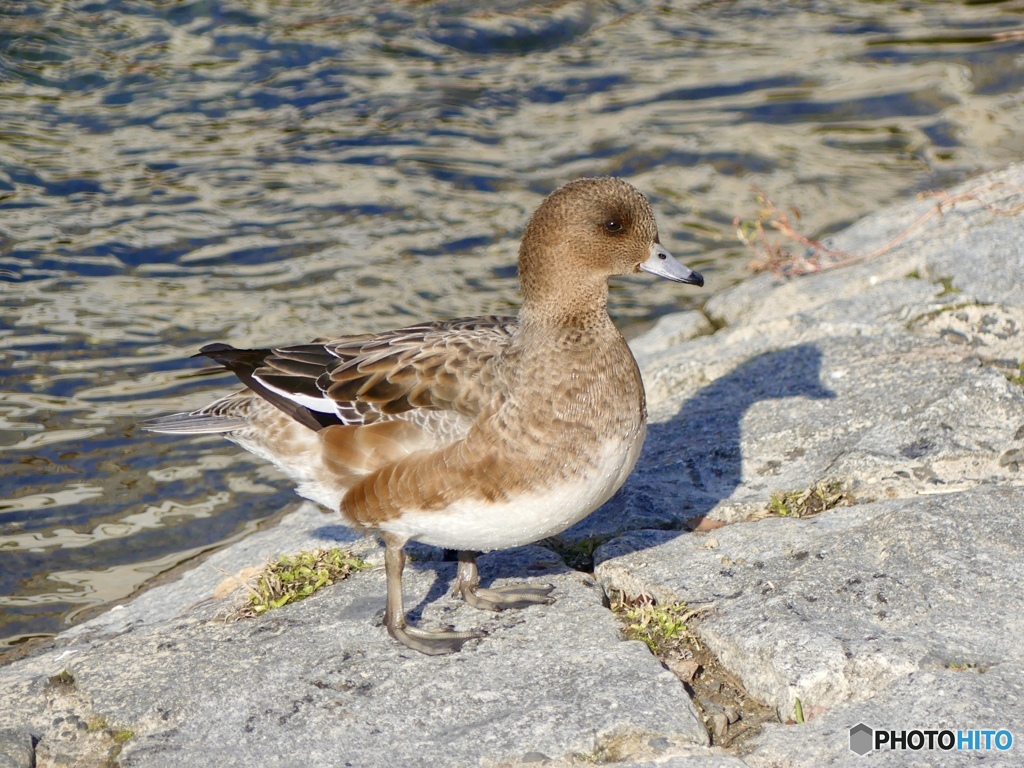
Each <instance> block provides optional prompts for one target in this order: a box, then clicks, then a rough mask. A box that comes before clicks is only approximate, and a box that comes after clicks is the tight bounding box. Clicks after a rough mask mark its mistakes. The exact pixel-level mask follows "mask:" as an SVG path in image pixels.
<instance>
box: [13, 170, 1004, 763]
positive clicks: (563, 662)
mask: <svg viewBox="0 0 1024 768" xmlns="http://www.w3.org/2000/svg"><path fill="white" fill-rule="evenodd" d="M1022 184H1024V167H1022V166H1015V167H1012V168H1010V169H1007V170H1006V171H1002V172H1000V173H998V174H993V175H991V176H990V177H988V178H984V179H981V180H975V181H973V182H970V183H968V184H966V185H964V186H963V187H962V188H961V189H960V190H959V192H960V193H964V192H970V193H971V194H972V195H973V197H971V196H966V197H963V198H961V199H960V201H959V202H958V203H957V204H956V205H955V206H952V207H950V208H948V209H947V210H945V211H944V213H943V215H942V216H938V215H933V216H931V217H930V218H928V219H926V220H923V221H922V217H923V216H925V215H927V214H928V212H929V211H930V210H932V209H933V208H934V206H935V201H934V200H922V201H915V202H912V203H909V204H907V205H906V206H904V207H902V208H899V209H894V210H890V211H883V212H880V213H879V214H878V215H876V216H873V217H870V218H869V219H866V220H864V221H862V222H860V223H858V224H856V225H854V226H853V227H851V228H850V229H848V230H847V231H845V232H843V233H841V234H840V235H838V236H837V237H835V238H834V239H833V241H832V242H831V243H830V246H831V247H833V248H835V249H837V250H841V251H845V252H849V253H861V254H863V253H871V252H873V251H875V250H877V249H879V248H880V247H881V246H883V245H885V244H886V243H889V242H890V241H891V240H892V239H893V238H894V237H896V236H897V235H899V233H901V232H903V231H905V230H907V228H908V227H911V226H912V225H914V224H915V222H917V223H918V224H917V226H916V227H914V228H913V229H911V230H910V232H909V234H908V235H907V236H905V237H904V238H903V239H901V240H899V241H898V242H897V243H896V244H895V245H893V246H892V247H890V248H889V249H888V250H886V251H885V252H884V253H882V254H880V255H875V256H872V257H871V258H867V259H863V260H854V261H852V262H851V263H849V264H846V265H843V266H839V267H836V268H834V269H828V270H825V271H822V272H819V273H816V274H812V275H807V276H803V277H799V278H793V279H789V280H786V281H783V282H779V281H777V280H775V279H773V278H772V277H770V276H766V275H765V276H760V277H756V278H754V279H752V280H750V281H748V282H747V283H745V284H743V285H740V286H737V287H736V288H734V289H731V290H728V291H725V292H723V293H720V294H718V295H716V296H714V297H713V298H712V299H711V300H710V301H709V302H708V304H707V306H706V308H705V315H701V314H700V313H684V314H683V315H679V316H671V317H669V318H664V319H662V320H661V321H660V322H659V323H658V325H657V326H656V327H655V328H654V329H652V331H651V332H650V333H649V334H647V335H646V336H644V337H641V339H639V340H637V342H636V343H635V345H634V346H635V349H636V351H637V357H638V359H639V360H640V362H641V365H642V367H643V372H644V378H645V381H646V383H647V388H648V397H649V407H650V412H651V424H650V428H649V433H648V442H647V444H646V446H645V448H644V453H643V456H642V457H641V460H640V463H639V465H638V467H637V470H636V471H635V472H634V474H633V476H632V477H631V478H630V480H629V481H628V482H627V484H626V486H625V487H624V488H623V489H622V490H621V491H620V492H619V493H618V494H617V495H616V496H615V497H614V498H613V499H612V500H611V501H609V502H608V503H607V504H606V505H605V506H604V507H603V508H602V509H601V510H598V511H597V512H596V513H594V515H592V516H591V517H590V518H588V519H587V520H585V521H583V522H582V523H581V524H580V525H578V526H576V527H575V528H574V529H572V530H570V531H567V532H566V533H565V534H563V536H562V546H561V547H556V549H558V550H559V551H563V552H566V551H569V550H571V549H572V548H573V547H574V546H579V545H584V544H588V545H590V546H593V545H594V544H595V543H600V542H604V543H603V545H602V546H600V548H599V549H597V551H596V553H595V562H596V568H595V576H596V579H597V581H595V580H594V579H592V578H590V577H589V576H587V575H586V574H584V573H581V572H578V571H574V570H571V569H570V568H568V567H566V565H565V564H564V562H563V561H562V559H561V558H560V557H558V556H557V555H555V554H554V553H553V552H552V551H550V550H547V549H543V548H540V547H536V546H534V547H525V548H522V549H518V550H512V551H509V552H503V553H494V554H492V555H488V556H485V557H483V558H481V569H482V571H483V573H484V577H485V581H486V580H493V581H495V582H496V583H498V584H500V583H503V582H505V581H507V580H521V579H522V578H523V577H524V576H525V577H526V578H527V579H528V580H533V581H537V582H549V583H552V584H554V586H555V592H554V594H555V596H556V597H557V602H555V603H554V604H553V605H550V606H537V607H533V608H529V609H526V610H523V611H516V612H507V613H503V614H484V613H481V612H478V611H475V610H473V609H472V608H469V607H468V606H466V605H464V604H462V603H460V602H458V601H456V600H455V599H453V598H451V597H448V596H447V595H446V592H447V590H448V589H449V584H450V582H451V580H452V578H453V576H454V566H453V564H450V563H443V562H440V561H439V553H438V552H437V551H436V550H431V549H429V548H420V549H417V550H415V552H414V561H413V562H412V563H411V565H410V567H409V568H408V569H407V579H406V585H405V586H406V597H407V601H408V604H409V605H410V606H415V610H414V616H416V617H417V618H419V619H420V620H421V621H422V622H423V623H425V624H435V623H449V624H453V625H455V626H457V627H459V628H469V627H482V628H484V629H486V630H487V632H488V635H489V636H488V637H486V638H484V639H483V640H481V641H479V642H473V643H471V644H469V645H467V647H466V648H465V649H464V651H463V652H462V653H460V654H456V655H453V656H448V657H435V658H427V657H423V656H420V655H418V654H415V653H413V652H411V651H408V650H406V649H404V648H402V647H400V646H398V645H397V644H395V643H393V642H392V641H391V640H390V639H389V638H388V637H387V635H386V633H385V632H384V630H383V628H382V627H381V626H380V616H381V614H382V609H383V602H384V579H383V572H382V570H381V569H380V568H379V567H378V568H374V569H371V570H368V571H363V572H361V573H357V574H354V575H353V576H351V577H350V578H349V579H347V580H346V581H344V582H341V583H339V584H336V585H334V586H332V587H330V588H328V589H325V590H322V591H321V592H319V593H317V594H316V595H314V596H313V597H311V598H309V599H307V600H305V601H302V602H299V603H296V604H293V605H289V606H286V607H284V608H281V609H277V610H275V611H272V612H270V613H269V614H267V615H264V616H262V617H260V618H257V619H252V620H244V621H226V620H225V619H224V617H225V615H226V614H227V613H228V612H229V610H230V604H231V601H232V600H237V599H238V597H237V596H236V597H229V598H225V599H220V600H214V599H212V597H213V595H214V593H215V590H216V589H217V587H218V585H220V584H222V583H223V582H224V581H225V579H228V580H229V581H230V578H231V577H230V575H229V574H232V573H237V572H238V571H240V570H241V569H242V568H243V567H246V566H252V565H254V564H259V563H261V562H263V561H265V560H266V559H268V558H271V557H274V556H276V555H278V554H282V553H289V552H294V551H298V550H300V549H308V548H311V547H323V546H347V547H348V546H351V547H353V548H355V549H356V550H357V551H358V552H359V553H361V554H362V555H363V556H364V557H365V558H366V559H367V560H368V561H369V562H371V563H373V564H377V565H379V564H380V562H381V553H380V550H379V548H378V546H377V544H376V543H375V542H374V541H372V540H369V539H358V538H355V537H353V536H352V534H351V533H349V532H348V531H346V530H345V529H344V528H342V527H341V526H340V525H338V524H337V521H336V520H335V519H334V518H332V517H329V516H324V515H322V514H321V513H320V512H318V511H317V510H316V509H314V508H313V507H312V506H311V505H301V506H299V508H298V509H297V510H296V511H295V512H293V513H291V514H289V515H287V516H285V517H284V518H283V520H282V521H281V522H280V523H279V524H278V525H276V526H275V527H274V528H272V529H270V530H267V531H263V532H260V533H257V534H255V535H253V536H252V537H250V538H248V539H246V540H244V541H242V542H239V543H237V544H235V545H233V546H231V547H229V548H227V549H225V550H222V551H221V552H218V553H216V554H214V555H213V556H211V557H210V558H208V559H207V560H206V561H205V562H203V563H201V564H200V565H198V566H197V567H196V568H195V569H193V570H191V571H188V572H185V573H183V574H181V575H180V577H178V578H177V579H175V580H174V581H171V582H168V583H165V584H163V585H161V586H158V587H155V588H153V589H150V590H149V591H147V592H146V593H144V594H142V595H141V596H139V597H138V598H136V599H135V600H133V601H132V602H131V603H128V604H127V605H124V606H119V607H118V608H117V609H114V610H111V611H109V612H107V613H106V614H104V615H102V616H100V617H98V618H96V619H94V620H92V621H90V622H87V623H85V624H82V625H80V626H78V627H75V628H74V629H72V630H69V631H68V632H65V633H63V634H62V635H60V636H58V638H56V639H55V640H54V642H53V643H52V644H51V645H50V647H48V648H46V649H43V650H41V651H39V652H37V653H36V654H35V655H33V656H31V657H28V658H25V659H22V660H19V661H16V662H13V663H10V664H8V665H6V666H5V667H2V668H0V700H2V701H3V702H4V703H5V706H3V707H0V729H5V730H0V765H8V764H9V765H12V766H21V765H31V764H32V762H31V760H32V757H33V739H32V737H34V738H35V740H36V741H37V743H36V744H35V746H34V759H35V761H36V764H37V765H40V766H50V765H54V766H57V765H74V764H82V765H94V764H95V765H100V764H104V763H105V764H107V765H115V764H118V765H123V766H145V767H147V768H148V767H149V766H154V767H156V768H159V767H161V766H192V765H208V764H209V765H219V766H233V765H246V766H248V765H300V764H311V763H319V764H325V765H353V766H394V765H403V766H421V765H422V766H434V765H451V766H504V765H556V766H557V765H586V764H590V763H592V762H594V761H602V762H615V763H617V764H620V765H623V766H627V767H628V766H637V768H639V766H653V765H660V766H669V767H670V768H684V767H688V766H694V767H696V766H706V767H707V768H741V767H742V766H744V765H746V766H750V767H751V768H761V767H767V766H779V767H780V768H781V767H782V766H845V765H854V764H856V765H861V764H866V763H864V762H863V761H864V760H865V759H870V760H873V764H882V765H918V764H920V765H961V764H965V763H967V762H970V763H972V764H973V763H975V762H981V763H983V764H984V765H986V766H1004V765H1005V766H1009V765H1020V764H1021V749H1024V746H1022V745H1021V743H1018V742H1024V727H1022V725H1024V644H1022V643H1021V642H1020V638H1021V637H1022V636H1024V557H1022V556H1021V553H1022V552H1024V482H1022V469H1024V387H1022V383H1021V378H1020V377H1021V369H1020V365H1021V363H1022V362H1024V290H1022V288H1024V285H1022V283H1024V217H1022V216H1021V215H1000V214H998V213H994V212H993V211H992V210H991V209H989V208H986V207H984V206H982V205H981V204H979V203H978V202H977V198H981V199H983V200H984V201H985V202H986V203H988V204H989V205H990V206H996V207H999V208H1003V209H1010V208H1012V207H1013V206H1014V205H1020V204H1021V201H1022V199H1024V195H1022V191H1024V187H1022V186H1021V185H1022ZM956 192H957V191H954V192H953V194H956ZM722 326H724V327H722ZM714 327H720V330H718V331H717V332H714V333H711V331H712V330H713V328H714ZM815 487H817V488H819V489H826V490H824V491H822V493H823V494H825V495H828V496H829V498H830V499H832V500H833V501H835V500H839V501H842V503H843V504H846V505H845V506H838V507H836V508H832V509H828V510H827V511H824V512H821V513H820V514H814V515H812V516H806V517H801V516H799V515H800V514H802V512H801V510H800V509H799V508H796V507H794V510H795V512H796V514H791V515H789V516H785V517H780V516H778V515H777V514H772V513H771V512H770V509H769V508H770V504H769V499H770V498H771V497H772V494H783V493H785V492H791V491H801V490H804V489H811V488H815ZM784 498H791V497H782V496H778V497H777V499H784ZM787 503H788V502H787ZM773 509H775V511H776V512H778V511H779V509H782V506H780V504H779V503H777V504H776V505H775V507H773ZM715 526H721V527H717V528H716V529H714V530H708V529H710V528H714V527H715ZM694 527H697V529H698V530H697V532H694V533H688V532H686V530H687V529H692V528H694ZM579 548H582V549H586V546H582V547H579ZM598 582H600V583H598ZM602 586H603V587H604V590H607V592H609V593H611V594H620V593H621V594H625V595H626V596H630V597H635V596H639V595H644V596H648V597H652V598H655V599H657V600H659V601H662V602H664V601H679V600H682V601H685V602H686V603H687V604H688V605H689V606H691V607H693V608H697V609H701V614H700V618H697V619H694V620H691V621H690V624H689V627H690V630H691V631H692V633H693V634H694V635H695V636H696V638H698V640H699V642H700V643H701V645H702V646H703V647H704V648H705V649H706V650H707V651H709V652H711V653H712V654H713V655H714V656H716V657H717V660H718V662H719V663H720V664H721V665H722V666H723V667H724V668H725V669H726V670H728V672H729V673H731V674H732V675H733V676H734V677H735V678H736V679H737V680H738V681H739V683H740V684H741V685H742V686H743V687H745V689H746V691H747V692H749V694H750V695H751V696H754V697H757V698H759V699H761V700H762V701H763V702H765V703H766V704H767V705H769V706H770V707H772V708H774V709H775V710H776V711H777V712H778V714H779V721H776V722H775V723H768V724H766V725H764V726H762V728H761V730H760V732H759V733H758V734H757V735H756V736H755V737H754V738H752V739H747V740H741V741H740V742H738V743H736V744H734V745H733V746H731V747H730V749H729V751H728V752H725V751H723V750H722V749H721V748H719V747H709V746H707V744H708V731H707V730H706V728H705V723H704V722H702V717H701V715H699V714H698V712H697V711H696V709H695V708H694V706H693V704H692V702H691V700H690V697H689V696H688V695H687V689H686V688H685V687H684V684H683V683H682V682H681V681H680V679H679V678H677V677H676V676H675V675H674V674H673V673H672V672H670V671H668V670H667V669H666V668H665V667H664V666H663V665H662V664H661V663H660V662H659V661H658V659H656V658H655V657H654V656H652V655H651V654H650V652H649V651H648V650H647V647H646V646H645V645H643V644H642V643H639V642H636V641H624V640H622V638H621V634H620V626H621V625H620V624H619V622H618V620H617V619H616V618H615V616H614V615H613V614H612V613H611V612H610V611H609V610H608V609H607V607H606V605H607V601H606V599H605V594H604V590H602ZM673 668H675V667H673ZM691 673H692V669H691ZM698 674H700V673H698ZM798 702H799V707H798ZM798 710H800V711H802V714H803V719H805V720H806V722H803V723H800V724H789V725H783V724H782V722H785V721H787V720H799V719H801V718H800V717H798V716H797V713H798ZM780 721H781V722H780ZM859 722H862V723H866V724H867V725H869V726H871V727H873V728H879V729H892V730H897V731H899V730H904V729H905V730H912V729H922V730H926V729H946V728H948V729H952V730H953V731H956V730H958V729H960V730H967V729H992V730H998V729H1007V730H1009V731H1010V732H1012V733H1013V735H1014V737H1015V739H1016V741H1015V743H1014V744H1013V746H1012V747H1011V748H1010V749H1009V750H1005V751H1002V750H998V749H992V750H988V751H978V750H975V751H965V752H959V753H958V752H956V751H955V750H954V751H952V752H946V751H942V750H937V749H936V750H931V751H922V752H910V751H907V752H902V751H888V750H882V751H880V752H879V753H878V754H874V755H871V756H870V758H863V757H860V756H858V755H856V754H854V753H853V752H852V751H851V750H850V748H849V744H850V742H849V728H850V727H851V726H853V725H855V724H857V723H859ZM723 725H724V721H723ZM726 743H728V741H727V742H726ZM19 750H20V751H19ZM5 760H6V761H7V762H3V761H5ZM18 761H21V762H18Z"/></svg>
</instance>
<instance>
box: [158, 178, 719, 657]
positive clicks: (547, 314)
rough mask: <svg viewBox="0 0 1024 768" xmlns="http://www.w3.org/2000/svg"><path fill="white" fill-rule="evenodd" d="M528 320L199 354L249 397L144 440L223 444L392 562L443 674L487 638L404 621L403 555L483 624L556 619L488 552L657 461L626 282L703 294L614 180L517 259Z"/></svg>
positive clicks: (398, 601)
mask: <svg viewBox="0 0 1024 768" xmlns="http://www.w3.org/2000/svg"><path fill="white" fill-rule="evenodd" d="M518 270H519V284H520V289H521V293H522V305H521V308H520V310H519V313H518V315H517V316H514V317H499V316H487V317H471V318H458V319H454V320H441V321H435V322H425V323H421V324H418V325H410V326H406V327H404V328H399V329H397V330H390V331H384V332H382V333H375V334H361V335H350V336H341V337H338V338H319V339H317V340H314V341H312V342H310V343H307V344H298V345H292V346H282V347H273V348H268V349H237V348H234V347H232V346H230V345H228V344H223V343H214V344H208V345H206V346H204V347H202V348H201V349H200V351H199V353H198V354H197V355H196V356H197V357H198V356H202V357H206V358H208V359H209V360H212V361H213V362H215V363H216V364H217V365H218V367H220V368H221V369H223V370H225V371H230V372H232V373H233V374H234V375H235V376H236V377H237V378H238V380H239V381H240V382H241V384H242V385H243V388H242V389H241V390H239V391H237V392H234V393H233V394H230V395H227V396H226V397H223V398H221V399H219V400H216V401H215V402H212V403H211V404H209V405H207V406H205V407H203V408H200V409H198V410H195V411H192V412H189V413H178V414H173V415H170V416H164V417H160V418H157V419H154V420H151V421H149V422H146V423H144V424H143V425H142V426H143V427H144V428H146V429H148V430H150V431H153V432H163V433H173V434H213V433H217V434H222V435H223V436H224V437H226V438H227V439H228V440H231V441H233V442H235V443H237V444H238V445H239V446H241V447H242V448H244V449H246V450H248V451H250V452H252V453H253V454H255V455H257V456H259V457H261V458H263V459H265V460H267V461H269V462H271V463H273V464H274V465H276V466H277V467H278V468H279V469H280V470H282V471H283V472H284V473H285V474H286V475H287V476H289V477H290V478H291V479H292V480H293V481H294V482H295V484H296V489H297V491H298V493H299V494H300V495H301V496H303V497H305V498H308V499H311V500H313V501H315V502H317V503H318V504H321V505H323V506H324V507H326V508H327V509H328V510H331V511H336V512H338V513H340V515H341V518H342V520H343V522H344V523H345V524H346V525H348V526H350V527H352V528H354V529H357V530H360V531H365V532H368V533H371V532H372V533H376V534H377V535H379V536H380V538H381V539H382V540H383V544H384V570H385V580H386V590H387V597H386V608H385V612H384V622H383V623H384V626H385V627H386V629H387V632H388V633H389V634H390V635H391V637H393V638H394V639H395V640H397V641H398V642H399V643H401V644H403V645H404V646H406V647H408V648H411V649H413V650H415V651H418V652H421V653H424V654H428V655H438V654H446V653H452V652H455V651H459V650H461V649H462V647H463V645H464V644H465V643H466V642H467V641H469V640H473V639H477V638H480V637H482V636H483V634H484V633H483V632H480V631H478V630H468V631H455V630H453V629H450V628H440V629H425V628H422V627H418V626H414V625H412V624H411V623H410V622H409V621H408V620H407V617H406V614H405V610H404V605H403V595H402V573H403V569H404V567H405V562H406V556H405V546H406V544H408V543H409V542H412V541H417V542H422V543H424V544H428V545H433V546H437V547H441V548H444V549H446V550H454V551H456V552H457V559H458V566H457V571H456V578H455V583H454V588H453V594H454V595H456V596H459V597H461V598H462V599H463V600H465V601H466V602H467V603H469V604H470V605H472V606H474V607H476V608H479V609H483V610H506V609H514V608H526V607H528V606H531V605H537V604H545V603H550V602H552V600H553V599H552V597H551V596H550V592H551V591H552V590H553V587H552V586H551V585H536V584H513V585H506V586H501V587H492V588H484V587H482V586H481V584H480V576H479V571H478V568H477V564H476V558H477V556H478V555H479V554H480V553H483V552H489V551H492V550H497V549H506V548H510V547H517V546H521V545H525V544H530V543H533V542H536V541H539V540H541V539H544V538H546V537H549V536H554V535H557V534H559V533H561V532H562V531H564V530H565V529H567V528H569V527H570V526H572V525H573V524H575V523H577V522H578V521H580V520H582V519H583V518H584V517H586V516H587V515H589V514H590V513H591V512H593V511H594V510H596V509H597V508H598V507H600V506H601V505H602V504H603V503H604V502H605V501H607V500H608V499H609V498H610V497H611V496H612V495H613V494H614V493H615V491H616V490H618V488H619V487H620V486H621V485H622V484H623V483H624V482H625V480H626V478H627V477H628V476H629V474H630V473H631V472H632V470H633V468H634V466H635V465H636V462H637V459H638V457H639V455H640V450H641V447H642V445H643V442H644V436H645V434H646V421H647V407H646V396H645V393H644V386H643V381H642V379H641V377H640V370H639V368H638V367H637V363H636V361H635V359H634V358H633V355H632V353H631V352H630V349H629V346H628V345H627V344H626V341H625V339H624V338H623V336H622V334H621V333H620V332H619V331H618V329H617V328H616V327H615V324H614V323H613V322H612V319H611V317H610V316H609V314H608V309H607V303H608V281H609V279H610V278H612V277H615V276H617V275H631V274H635V273H639V272H647V273H650V274H652V275H655V276H658V277H661V278H665V279H668V280H672V281H675V282H679V283H685V284H691V285H695V286H698V287H701V286H703V284H704V279H703V277H701V275H700V274H698V273H697V272H695V271H693V270H692V269H690V268H689V267H687V266H685V265H683V264H682V263H681V262H679V261H678V260H677V259H675V258H674V257H673V256H672V255H671V254H670V253H669V252H668V250H666V248H665V247H664V246H663V245H662V244H661V241H660V239H659V236H658V227H657V223H656V221H655V217H654V213H653V211H652V209H651V206H650V204H649V202H648V201H647V198H646V197H644V195H643V194H642V193H641V192H640V191H639V190H637V189H636V188H635V187H634V186H632V185H631V184H629V183H628V182H626V181H624V180H622V179H619V178H614V177H601V178H583V179H577V180H575V181H571V182H569V183H567V184H565V185H564V186H562V187H560V188H558V189H556V190H555V191H554V192H552V193H551V194H550V195H549V196H548V197H547V198H546V199H545V200H544V201H543V202H542V203H541V205H540V206H539V207H538V208H537V210H536V211H535V212H534V213H533V215H532V216H531V217H530V219H529V221H528V223H527V225H526V228H525V230H524V232H523V236H522V240H521V244H520V249H519V260H518Z"/></svg>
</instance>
